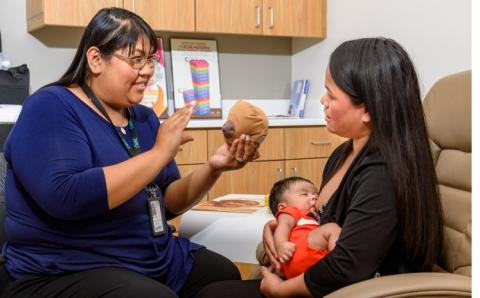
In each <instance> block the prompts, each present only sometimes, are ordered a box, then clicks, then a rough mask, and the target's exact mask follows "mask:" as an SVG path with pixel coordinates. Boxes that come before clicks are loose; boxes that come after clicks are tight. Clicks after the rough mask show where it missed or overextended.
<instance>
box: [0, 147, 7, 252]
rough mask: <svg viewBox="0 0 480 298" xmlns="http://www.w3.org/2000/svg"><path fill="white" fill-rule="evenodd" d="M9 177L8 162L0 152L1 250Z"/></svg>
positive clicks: (3, 238)
mask: <svg viewBox="0 0 480 298" xmlns="http://www.w3.org/2000/svg"><path fill="white" fill-rule="evenodd" d="M6 176H7V161H6V160H5V157H4V156H3V152H0V249H1V247H2V245H3V242H4V241H5V229H4V222H5V214H6V212H7V209H6V207H5V177H6Z"/></svg>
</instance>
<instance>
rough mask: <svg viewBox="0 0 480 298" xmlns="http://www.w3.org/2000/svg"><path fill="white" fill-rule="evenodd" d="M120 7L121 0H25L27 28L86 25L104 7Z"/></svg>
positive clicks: (121, 4) (29, 29)
mask: <svg viewBox="0 0 480 298" xmlns="http://www.w3.org/2000/svg"><path fill="white" fill-rule="evenodd" d="M112 6H117V7H122V6H123V0H94V1H93V0H27V30H28V31H29V32H31V31H34V30H36V29H39V28H41V27H44V26H49V25H55V26H65V27H86V26H87V24H88V22H89V21H90V20H91V19H92V17H93V16H94V15H95V14H96V13H97V12H98V11H99V10H100V9H102V8H105V7H112Z"/></svg>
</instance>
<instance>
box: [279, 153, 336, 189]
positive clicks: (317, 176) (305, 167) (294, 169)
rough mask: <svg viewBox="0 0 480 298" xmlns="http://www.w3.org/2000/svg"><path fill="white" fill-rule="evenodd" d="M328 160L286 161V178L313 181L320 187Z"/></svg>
mask: <svg viewBox="0 0 480 298" xmlns="http://www.w3.org/2000/svg"><path fill="white" fill-rule="evenodd" d="M326 163H327V158H312V159H292V160H286V161H285V177H289V176H301V177H305V178H307V179H309V180H310V181H312V182H313V183H314V184H315V186H317V187H320V183H321V182H322V174H323V169H324V168H325V164H326Z"/></svg>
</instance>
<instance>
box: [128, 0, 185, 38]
mask: <svg viewBox="0 0 480 298" xmlns="http://www.w3.org/2000/svg"><path fill="white" fill-rule="evenodd" d="M124 7H125V8H126V9H128V10H131V11H133V12H135V13H136V14H138V15H139V16H141V17H142V18H143V19H144V20H145V21H146V22H147V23H148V24H149V25H150V26H151V27H152V28H153V30H156V31H180V32H182V31H183V32H193V31H195V12H194V10H195V0H124Z"/></svg>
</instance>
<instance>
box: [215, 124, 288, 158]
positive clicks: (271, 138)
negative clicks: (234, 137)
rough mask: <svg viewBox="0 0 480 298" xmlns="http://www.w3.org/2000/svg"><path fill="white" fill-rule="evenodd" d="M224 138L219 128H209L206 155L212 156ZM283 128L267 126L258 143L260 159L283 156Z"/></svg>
mask: <svg viewBox="0 0 480 298" xmlns="http://www.w3.org/2000/svg"><path fill="white" fill-rule="evenodd" d="M223 143H225V140H224V138H223V134H222V130H221V129H211V130H209V131H208V156H209V157H210V156H212V155H213V154H214V153H215V151H216V150H217V149H218V147H220V146H221V145H222V144H223ZM284 144H285V142H284V129H283V128H269V129H268V136H267V138H266V139H265V141H263V143H262V144H261V145H260V148H259V151H260V158H259V159H258V160H257V161H261V160H280V159H284V158H285V151H284V149H283V147H284Z"/></svg>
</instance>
